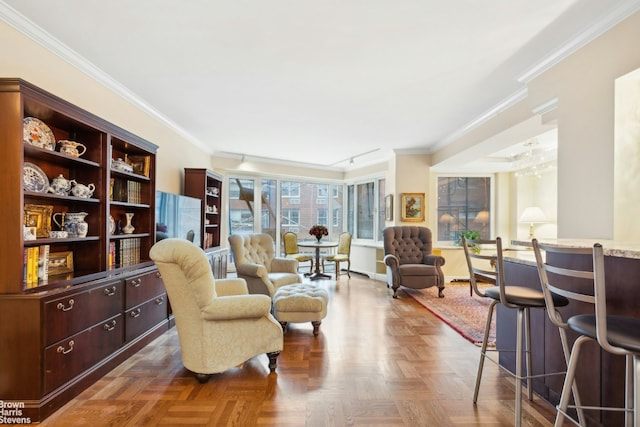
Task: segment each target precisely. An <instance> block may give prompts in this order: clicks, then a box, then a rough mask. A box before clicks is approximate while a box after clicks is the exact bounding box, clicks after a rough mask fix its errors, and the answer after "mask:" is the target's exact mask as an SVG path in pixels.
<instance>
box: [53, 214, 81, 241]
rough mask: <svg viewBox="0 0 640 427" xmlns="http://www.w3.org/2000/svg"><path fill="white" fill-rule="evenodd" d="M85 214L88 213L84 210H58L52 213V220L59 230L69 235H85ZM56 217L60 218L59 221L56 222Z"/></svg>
mask: <svg viewBox="0 0 640 427" xmlns="http://www.w3.org/2000/svg"><path fill="white" fill-rule="evenodd" d="M87 215H89V214H88V213H86V212H67V213H64V212H62V213H60V212H58V213H55V214H53V222H55V223H56V225H57V226H58V227H60V229H61V230H64V231H66V232H67V233H69V237H87V232H88V231H89V224H87V223H86V221H85V220H84V219H85V218H86V217H87ZM58 217H60V218H61V219H60V222H58Z"/></svg>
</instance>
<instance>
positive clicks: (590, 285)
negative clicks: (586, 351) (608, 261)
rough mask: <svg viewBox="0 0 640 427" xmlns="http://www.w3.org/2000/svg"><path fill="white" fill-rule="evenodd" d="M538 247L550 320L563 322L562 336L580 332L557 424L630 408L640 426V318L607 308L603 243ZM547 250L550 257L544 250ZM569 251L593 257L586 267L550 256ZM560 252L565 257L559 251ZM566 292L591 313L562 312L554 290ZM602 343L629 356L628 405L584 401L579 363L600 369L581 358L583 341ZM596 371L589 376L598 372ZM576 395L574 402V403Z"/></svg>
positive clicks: (632, 421) (629, 417) (629, 416)
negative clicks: (590, 412) (585, 403)
mask: <svg viewBox="0 0 640 427" xmlns="http://www.w3.org/2000/svg"><path fill="white" fill-rule="evenodd" d="M532 245H533V250H534V253H535V256H536V264H537V266H538V273H539V275H540V282H541V284H542V289H543V292H544V294H545V300H546V301H547V307H548V310H547V311H548V313H549V319H550V320H551V322H552V323H553V324H554V325H555V326H556V327H558V330H559V331H560V336H561V337H563V336H564V338H563V339H564V340H565V341H566V340H567V337H566V336H567V335H566V334H567V332H568V331H572V332H574V333H576V334H578V338H577V339H576V340H575V341H574V343H573V346H572V347H571V350H570V351H569V350H568V345H567V347H566V348H564V351H565V356H566V357H567V358H568V367H567V375H566V377H565V380H564V384H563V386H562V394H561V397H560V402H559V404H558V405H557V407H556V408H557V411H558V413H557V416H556V421H555V425H556V426H561V425H562V423H563V421H564V420H565V418H566V419H569V420H571V421H572V422H573V423H576V424H578V425H580V426H584V425H586V421H585V415H584V410H586V409H589V410H600V411H624V412H625V426H639V425H640V418H639V415H640V395H639V393H640V389H639V387H640V318H632V317H627V316H617V315H611V314H608V313H607V295H606V291H607V289H606V288H607V287H606V283H605V258H604V250H603V248H602V245H601V244H599V243H595V244H594V245H593V247H589V248H571V247H558V246H555V245H552V244H544V243H541V242H538V240H537V239H533V240H532ZM543 252H544V255H545V259H543V256H542V253H543ZM550 255H551V257H552V258H554V259H558V258H564V259H566V256H567V255H569V256H571V255H572V256H576V255H578V256H580V255H582V256H583V257H584V256H588V257H589V258H591V260H592V262H587V263H586V264H585V265H586V267H584V268H580V267H578V266H576V263H572V264H571V265H570V266H569V265H555V264H559V262H555V261H552V260H550ZM558 255H559V256H558ZM552 293H554V294H559V295H563V296H564V297H565V298H568V299H569V300H571V301H578V302H581V303H583V305H584V304H587V307H588V310H587V312H586V313H585V312H582V313H580V314H574V315H572V316H567V317H568V318H567V319H564V318H563V316H562V314H561V312H560V311H558V310H557V309H556V308H557V305H556V304H555V301H554V300H553V299H552V298H550V295H551V294H552ZM594 341H595V342H597V343H598V344H599V345H600V347H601V348H602V349H603V350H604V351H606V352H608V353H611V354H614V355H622V356H625V358H626V367H627V370H626V378H625V402H624V405H625V406H624V408H621V407H617V408H616V407H605V406H583V405H581V403H580V398H579V395H578V387H577V386H576V381H575V376H576V372H577V371H578V368H582V369H589V370H590V371H593V369H597V367H593V366H584V365H581V362H580V353H581V349H582V346H583V345H584V344H585V343H588V342H594ZM583 363H584V362H583ZM592 374H593V372H590V373H589V375H592ZM572 396H573V400H574V402H575V404H574V405H570V404H569V402H570V399H571V397H572ZM570 408H572V409H575V410H576V411H577V416H578V420H576V419H575V418H574V417H573V415H572V414H570V413H569V412H568V409H570Z"/></svg>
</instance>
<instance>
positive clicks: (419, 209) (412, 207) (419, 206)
mask: <svg viewBox="0 0 640 427" xmlns="http://www.w3.org/2000/svg"><path fill="white" fill-rule="evenodd" d="M402 221H407V222H411V221H415V222H418V221H424V193H402Z"/></svg>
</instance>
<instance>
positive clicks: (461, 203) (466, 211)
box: [438, 176, 492, 242]
mask: <svg viewBox="0 0 640 427" xmlns="http://www.w3.org/2000/svg"><path fill="white" fill-rule="evenodd" d="M491 188H492V183H491V178H490V177H461V176H449V177H438V241H449V242H458V241H459V240H460V232H462V231H471V230H474V231H478V232H479V233H480V237H481V238H482V239H489V238H490V235H491V204H490V202H491Z"/></svg>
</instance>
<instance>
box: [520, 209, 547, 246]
mask: <svg viewBox="0 0 640 427" xmlns="http://www.w3.org/2000/svg"><path fill="white" fill-rule="evenodd" d="M520 222H524V223H527V224H529V239H533V225H534V224H542V223H544V222H547V217H546V216H545V214H544V212H542V209H540V208H539V207H537V206H529V207H528V208H526V209H525V210H524V212H522V215H520Z"/></svg>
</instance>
